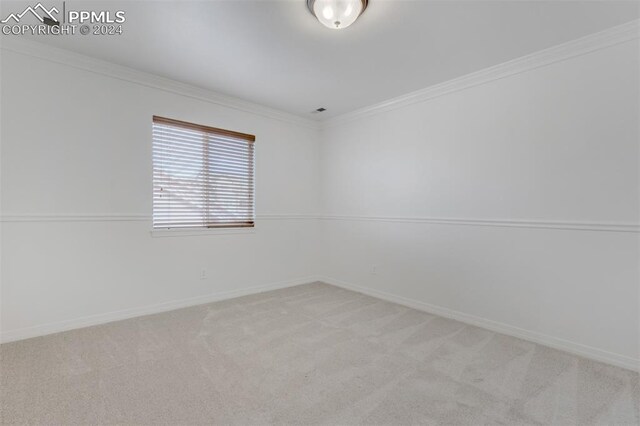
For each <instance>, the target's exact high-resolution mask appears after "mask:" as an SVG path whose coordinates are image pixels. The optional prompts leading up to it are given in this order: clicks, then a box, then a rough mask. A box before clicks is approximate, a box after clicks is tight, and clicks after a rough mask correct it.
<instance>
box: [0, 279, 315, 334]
mask: <svg viewBox="0 0 640 426" xmlns="http://www.w3.org/2000/svg"><path fill="white" fill-rule="evenodd" d="M318 280H319V277H318V276H308V277H303V278H299V279H294V280H286V281H279V282H275V283H270V284H265V285H258V286H253V287H248V288H245V289H240V290H231V291H223V292H217V293H212V294H206V295H202V296H196V297H189V298H186V299H179V300H172V301H169V302H163V303H158V304H154V305H148V306H143V307H139V308H132V309H125V310H121V311H115V312H107V313H103V314H98V315H91V316H86V317H82V318H76V319H71V320H65V321H57V322H52V323H48V324H42V325H37V326H33V327H25V328H20V329H17V330H10V331H6V332H4V333H0V343H8V342H15V341H18V340H24V339H30V338H32V337H38V336H45V335H48V334H54V333H61V332H63V331H69V330H75V329H78V328H84V327H91V326H93V325H99V324H106V323H109V322H114V321H121V320H124V319H128V318H135V317H141V316H145V315H151V314H157V313H160V312H167V311H173V310H175V309H180V308H186V307H189V306H196V305H203V304H206V303H212V302H218V301H221V300H227V299H233V298H236V297H241V296H248V295H251V294H258V293H264V292H266V291H271V290H278V289H281V288H287V287H294V286H297V285H302V284H307V283H311V282H314V281H318Z"/></svg>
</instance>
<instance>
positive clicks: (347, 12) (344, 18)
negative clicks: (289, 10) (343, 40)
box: [307, 0, 367, 30]
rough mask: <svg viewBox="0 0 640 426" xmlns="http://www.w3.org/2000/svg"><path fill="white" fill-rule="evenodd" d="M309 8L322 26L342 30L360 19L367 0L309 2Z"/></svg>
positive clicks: (310, 0) (319, 0)
mask: <svg viewBox="0 0 640 426" xmlns="http://www.w3.org/2000/svg"><path fill="white" fill-rule="evenodd" d="M307 6H308V7H309V10H310V11H311V13H313V15H314V16H315V17H316V18H318V21H320V23H321V24H322V25H324V26H325V27H327V28H331V29H334V30H340V29H342V28H347V27H348V26H349V25H351V24H353V23H354V22H355V21H356V19H358V16H360V14H361V13H362V12H363V11H364V9H365V8H366V7H367V0H307Z"/></svg>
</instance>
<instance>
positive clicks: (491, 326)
mask: <svg viewBox="0 0 640 426" xmlns="http://www.w3.org/2000/svg"><path fill="white" fill-rule="evenodd" d="M319 281H322V282H324V283H327V284H330V285H334V286H336V287H340V288H344V289H346V290H351V291H355V292H358V293H362V294H366V295H368V296H372V297H375V298H378V299H382V300H386V301H388V302H393V303H397V304H399V305H403V306H407V307H409V308H413V309H417V310H420V311H423V312H428V313H430V314H434V315H439V316H441V317H445V318H451V319H454V320H457V321H460V322H464V323H466V324H470V325H474V326H478V327H482V328H485V329H487V330H491V331H495V332H497V333H502V334H506V335H509V336H513V337H517V338H520V339H523V340H528V341H530V342H534V343H538V344H540V345H544V346H548V347H551V348H554V349H558V350H561V351H565V352H569V353H572V354H574V355H578V356H582V357H584V358H589V359H592V360H595V361H600V362H603V363H606V364H610V365H614V366H616V367H621V368H626V369H629V370H633V371H640V359H634V358H630V357H627V356H625V355H620V354H616V353H613V352H608V351H605V350H602V349H598V348H594V347H592V346H587V345H583V344H580V343H576V342H571V341H569V340H564V339H561V338H558V337H553V336H549V335H546V334H542V333H538V332H536V331H531V330H526V329H522V328H519V327H515V326H512V325H509V324H505V323H501V322H498V321H493V320H490V319H486V318H481V317H477V316H475V315H470V314H467V313H464V312H460V311H455V310H453V309H449V308H445V307H442V306H437V305H432V304H430V303H425V302H420V301H417V300H413V299H408V298H406V297H402V296H397V295H394V294H391V293H387V292H384V291H380V290H374V289H370V288H366V287H362V286H360V285H357V284H353V283H349V282H345V281H342V280H337V279H335V278H331V277H326V276H323V277H320V278H319Z"/></svg>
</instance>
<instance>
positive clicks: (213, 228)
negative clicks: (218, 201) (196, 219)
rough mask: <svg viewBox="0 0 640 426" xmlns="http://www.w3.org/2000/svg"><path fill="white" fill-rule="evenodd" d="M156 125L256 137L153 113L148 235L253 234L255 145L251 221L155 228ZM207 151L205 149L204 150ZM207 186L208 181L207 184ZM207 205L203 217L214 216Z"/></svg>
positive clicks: (204, 157) (254, 214) (242, 137)
mask: <svg viewBox="0 0 640 426" xmlns="http://www.w3.org/2000/svg"><path fill="white" fill-rule="evenodd" d="M156 124H161V125H167V126H172V127H179V128H183V129H187V130H195V131H199V132H202V133H205V134H210V135H212V136H227V137H232V138H236V139H242V140H244V141H246V142H247V143H249V144H254V143H255V140H256V137H255V135H252V134H249V133H241V132H237V131H233V130H227V129H221V128H217V127H211V126H205V125H202V124H196V123H191V122H187V121H182V120H176V119H172V118H167V117H161V116H158V115H153V116H152V126H151V129H152V132H151V133H152V135H151V139H152V140H151V142H152V177H151V180H152V191H151V192H152V206H151V209H152V217H151V234H152V236H154V237H156V236H158V237H164V236H183V235H184V236H187V235H220V234H243V233H253V232H254V229H255V226H256V213H255V200H256V197H255V192H256V191H255V146H254V147H253V149H252V150H251V151H252V158H251V166H252V168H251V187H252V189H251V192H250V195H251V205H252V211H251V221H246V222H237V223H229V224H224V223H223V224H219V225H216V224H213V223H208V224H206V225H204V224H203V225H202V226H178V227H170V226H168V227H164V226H163V227H154V223H155V208H156V199H155V188H156V178H155V164H154V162H155V159H154V158H153V157H154V156H155V146H154V144H155V139H154V135H153V129H154V126H155V125H156ZM206 143H207V144H209V143H211V141H207V142H206ZM207 151H208V149H207ZM207 154H208V152H203V161H205V164H208V163H207V162H206V156H207ZM207 185H210V184H207ZM204 190H205V192H208V191H209V187H208V186H205V187H204ZM209 208H210V206H209V205H207V211H206V215H205V216H204V217H205V218H207V217H215V216H214V215H211V213H210V212H209ZM205 223H206V221H205Z"/></svg>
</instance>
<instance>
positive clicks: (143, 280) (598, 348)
mask: <svg viewBox="0 0 640 426" xmlns="http://www.w3.org/2000/svg"><path fill="white" fill-rule="evenodd" d="M36 50H37V51H41V49H36ZM25 53H29V52H28V51H27V52H25ZM36 56H38V55H36ZM50 56H51V57H52V58H53V59H55V58H56V57H59V58H64V55H62V56H59V55H58V54H57V53H56V54H51V55H50ZM42 57H44V58H47V57H49V55H48V54H43V55H42ZM0 59H1V60H2V69H1V70H2V75H1V83H2V84H1V86H0V90H2V96H1V98H2V104H1V105H0V107H1V116H0V118H1V120H0V124H1V129H0V136H1V139H0V142H1V144H2V146H1V150H0V156H1V162H0V172H1V173H0V183H1V187H0V188H1V197H0V202H1V206H2V210H1V211H2V221H1V222H0V225H1V226H2V236H1V241H2V244H1V247H0V250H2V259H1V260H2V261H1V268H2V269H1V274H0V278H1V281H2V282H1V283H0V309H1V313H0V329H1V331H2V335H1V337H2V339H4V340H12V339H19V338H25V337H29V336H33V335H38V334H46V333H49V332H54V331H59V330H62V329H67V328H74V327H78V326H83V325H89V324H94V323H99V322H104V321H109V320H113V319H118V318H124V317H128V316H135V315H140V314H144V313H149V312H154V311H158V310H163V309H171V308H175V307H179V306H186V305H190V304H195V303H204V302H206V301H210V300H216V299H218V298H224V297H231V296H235V295H241V294H248V293H251V292H254V291H260V290H264V289H269V288H276V287H279V286H286V285H293V284H296V283H302V282H305V281H310V280H312V279H316V278H317V277H318V274H319V275H320V276H321V277H324V279H325V280H327V281H329V282H332V283H335V284H338V285H343V286H346V287H351V288H354V289H357V290H360V291H364V292H368V293H371V294H374V295H377V296H379V297H385V298H388V299H391V300H396V301H398V302H400V303H406V304H409V305H411V306H414V307H417V308H420V309H426V310H431V311H434V312H437V313H440V314H443V315H449V316H453V317H456V318H460V319H462V320H465V321H468V322H472V323H477V324H479V325H481V326H485V327H489V328H494V329H497V330H499V331H504V332H508V333H511V334H515V335H520V336H522V337H524V338H529V339H531V340H537V341H540V342H542V343H546V344H549V345H552V346H553V345H555V346H556V347H560V348H562V349H569V350H573V351H574V352H578V353H583V354H585V355H587V356H592V357H594V358H597V359H602V360H604V361H607V362H611V363H614V364H618V365H624V366H630V367H633V366H634V363H635V365H637V359H638V334H639V330H638V323H639V320H640V319H639V317H638V302H639V298H640V294H639V292H638V282H639V278H640V277H639V272H638V255H639V252H638V251H639V249H638V234H637V232H636V231H634V230H637V223H638V196H639V195H638V192H639V191H638V154H639V153H638V136H639V135H638V122H637V117H638V113H639V107H638V79H637V75H638V43H637V40H635V41H631V42H625V43H622V44H617V45H615V46H611V47H607V48H603V49H599V50H596V51H593V52H590V53H586V54H580V55H579V56H576V57H572V58H569V59H566V60H563V61H560V62H556V63H552V64H548V63H545V65H544V66H542V67H538V68H535V67H531V66H529V67H528V68H529V69H528V70H527V71H526V72H522V73H517V74H515V75H510V76H508V77H504V78H498V79H493V80H492V81H489V82H486V83H484V84H481V85H477V86H474V87H468V88H465V89H464V90H460V91H455V92H452V93H449V94H447V95H444V96H439V97H436V98H434V99H430V100H428V101H425V102H419V103H414V104H410V105H406V106H404V107H401V108H397V109H393V108H385V112H382V113H375V114H373V115H371V114H368V115H369V116H368V117H365V118H359V119H356V120H355V121H349V122H348V123H345V122H346V121H347V120H343V121H340V120H338V121H337V123H342V124H334V123H332V122H328V123H326V125H325V128H324V130H323V131H322V132H321V133H319V132H318V130H317V128H314V126H313V125H305V124H304V122H297V120H280V119H278V116H279V114H278V113H273V114H272V113H269V114H262V113H261V111H262V109H261V108H260V107H256V108H249V111H248V110H247V108H245V106H246V104H244V103H242V102H239V101H238V102H236V101H230V100H229V99H225V100H224V101H222V102H218V101H216V100H215V99H216V98H215V97H214V98H213V99H209V100H207V96H199V95H198V93H197V92H198V90H197V89H193V90H191V89H190V90H186V91H185V93H186V96H185V95H180V94H177V93H175V92H176V90H173V89H172V90H162V89H158V87H157V86H158V84H157V82H156V81H155V80H153V79H151V81H152V83H151V84H144V80H145V78H138V77H139V76H135V75H134V74H132V75H133V77H130V76H129V75H130V74H131V73H129V72H128V71H122V72H113V73H112V72H110V71H109V72H105V73H102V72H96V71H95V69H94V68H99V69H103V70H104V69H105V67H104V66H103V65H100V66H97V67H94V66H93V65H88V66H86V67H85V66H84V64H82V60H76V61H74V64H73V66H68V65H64V64H62V63H58V62H55V60H54V61H53V62H52V61H51V60H44V59H42V58H37V57H34V56H32V55H31V54H30V53H29V54H20V53H16V52H15V51H11V50H9V51H7V50H6V49H3V50H2V57H1V58H0ZM62 62H64V61H62ZM88 63H89V64H91V63H92V61H88ZM78 64H80V65H81V66H80V67H79V68H86V69H84V70H82V69H79V68H78V66H76V65H78ZM107 68H108V67H107ZM104 74H108V75H104ZM109 75H110V76H109ZM141 81H142V83H143V84H140V83H141ZM161 85H162V84H160V86H161ZM181 90H182V89H180V90H177V91H178V92H180V91H181ZM250 110H254V112H251V111H250ZM154 114H156V115H164V116H168V117H173V118H177V119H182V120H187V121H193V122H198V123H203V124H209V125H213V126H217V127H223V128H230V129H234V130H238V131H242V132H248V133H254V134H256V136H257V142H256V156H257V164H256V173H257V178H256V180H257V182H256V183H257V191H256V196H257V213H258V226H257V228H256V230H255V232H253V233H239V234H221V235H209V236H200V237H192V236H180V237H167V238H152V237H151V235H150V227H151V224H150V217H149V215H150V212H151V131H150V125H151V116H152V115H154ZM352 118H353V117H351V116H350V117H349V119H350V120H351V119H352ZM318 214H321V215H320V220H318V219H317V217H318ZM630 224H631V225H630ZM614 231H615V232H614ZM203 268H204V269H206V272H207V276H206V277H205V279H201V277H200V274H201V271H202V269H203Z"/></svg>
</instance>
